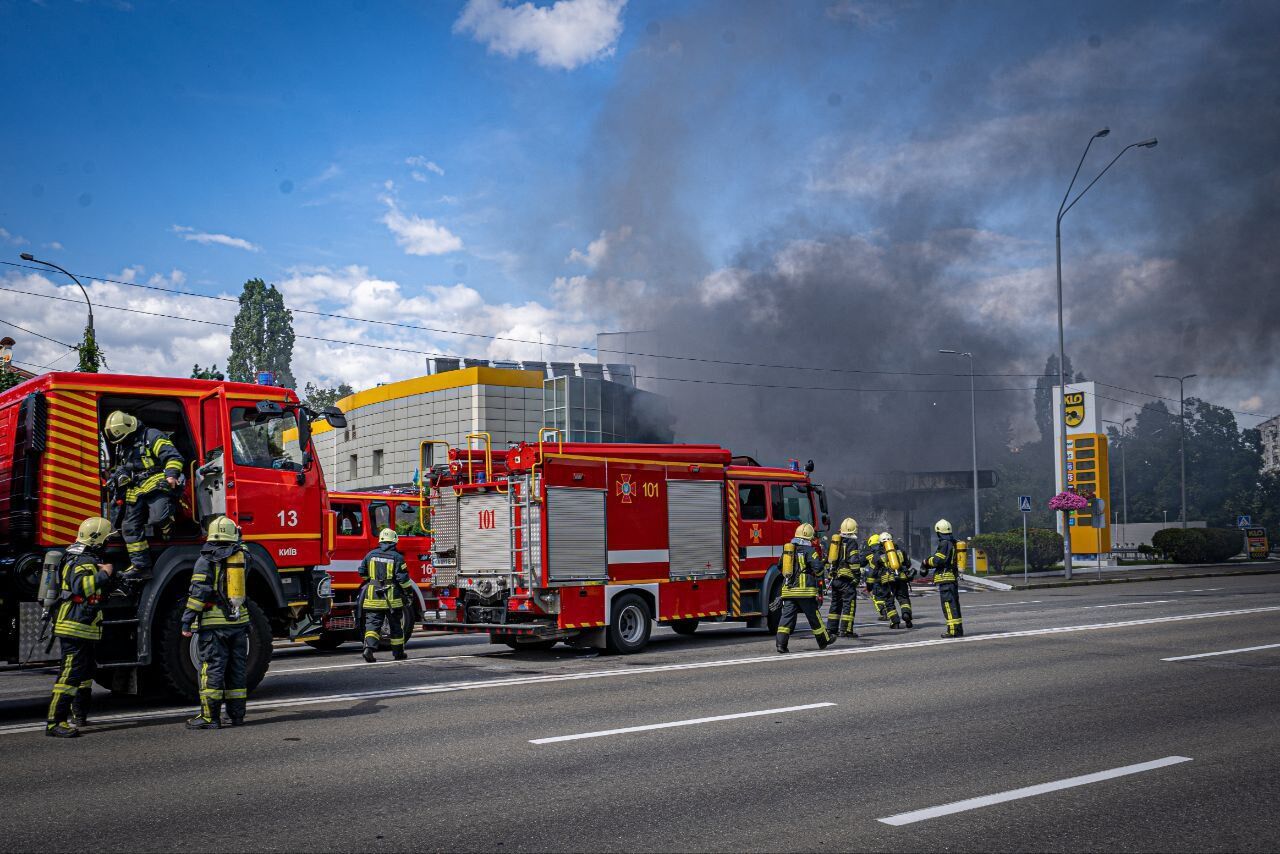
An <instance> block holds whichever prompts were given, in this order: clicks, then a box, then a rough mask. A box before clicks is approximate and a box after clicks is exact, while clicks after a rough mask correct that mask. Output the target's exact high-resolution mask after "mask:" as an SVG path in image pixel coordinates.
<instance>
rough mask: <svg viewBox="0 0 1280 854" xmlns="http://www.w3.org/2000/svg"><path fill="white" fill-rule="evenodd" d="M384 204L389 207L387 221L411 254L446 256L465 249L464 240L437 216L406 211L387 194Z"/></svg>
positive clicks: (384, 217)
mask: <svg viewBox="0 0 1280 854" xmlns="http://www.w3.org/2000/svg"><path fill="white" fill-rule="evenodd" d="M382 203H383V204H385V205H386V206H387V212H386V213H385V214H383V216H382V222H383V224H384V225H386V227H387V228H388V229H390V231H391V233H392V234H394V235H395V238H396V243H397V244H398V245H400V246H401V247H403V248H404V251H405V252H406V253H408V254H409V255H444V254H446V253H449V252H457V251H458V250H459V249H461V248H462V239H461V238H460V237H458V236H457V235H456V234H454V233H453V232H451V231H449V229H447V228H445V227H444V226H443V225H440V224H439V223H437V222H436V221H435V220H434V219H424V218H423V217H420V216H417V215H416V214H405V213H403V212H402V211H401V210H400V206H399V205H398V204H397V203H396V200H395V199H394V198H392V197H391V196H383V197H382Z"/></svg>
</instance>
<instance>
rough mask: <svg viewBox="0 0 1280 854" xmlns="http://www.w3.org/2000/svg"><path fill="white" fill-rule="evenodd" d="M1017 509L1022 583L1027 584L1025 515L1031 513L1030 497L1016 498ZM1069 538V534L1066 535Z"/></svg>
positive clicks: (1021, 496)
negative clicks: (1020, 539) (1018, 512)
mask: <svg viewBox="0 0 1280 854" xmlns="http://www.w3.org/2000/svg"><path fill="white" fill-rule="evenodd" d="M1018 509H1019V510H1021V511H1022V583H1023V584H1026V583H1027V514H1028V513H1030V512H1031V496H1030V495H1019V496H1018ZM1068 536H1070V534H1068Z"/></svg>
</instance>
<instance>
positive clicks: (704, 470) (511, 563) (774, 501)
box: [422, 430, 830, 653]
mask: <svg viewBox="0 0 1280 854" xmlns="http://www.w3.org/2000/svg"><path fill="white" fill-rule="evenodd" d="M550 432H551V431H549V430H544V434H549V433H550ZM549 438H550V436H549V435H540V437H539V441H538V442H537V443H536V444H535V443H522V444H520V445H517V446H515V447H513V448H511V449H510V450H508V451H507V452H506V453H505V456H504V457H501V459H500V461H499V462H500V468H501V469H502V470H503V471H504V473H505V476H499V477H497V478H495V477H494V476H493V463H492V461H491V459H490V457H491V455H490V453H489V450H488V440H487V437H486V438H484V439H483V441H484V444H485V448H484V451H485V452H484V455H483V463H482V466H483V468H480V467H477V469H476V471H475V473H474V475H473V476H467V477H462V478H459V479H458V482H455V483H453V484H451V485H437V486H435V487H434V488H433V490H432V494H431V497H430V498H431V504H430V506H431V513H432V518H431V521H432V535H433V545H432V549H433V559H432V562H433V564H434V566H435V584H436V594H437V596H438V597H439V602H438V610H437V611H436V613H435V615H434V619H432V614H430V613H428V614H427V620H426V621H425V622H426V627H427V628H428V629H432V630H436V631H452V632H487V633H488V634H489V636H490V639H491V640H492V641H493V642H495V643H505V644H507V645H509V646H511V647H513V648H516V649H521V648H548V647H550V646H552V645H553V644H555V643H556V642H558V641H566V642H568V643H570V644H573V645H577V646H593V647H597V648H607V649H609V650H611V651H613V652H619V653H632V652H638V651H639V650H641V649H643V648H644V646H645V645H646V644H647V643H648V641H649V636H650V632H651V630H652V626H653V624H654V623H655V622H657V623H658V624H663V625H669V626H671V627H672V628H673V629H674V630H675V631H676V632H678V633H681V634H692V633H693V632H694V631H695V630H696V629H697V627H698V624H699V623H700V622H723V621H744V622H746V624H747V625H748V626H767V627H768V628H769V629H770V630H773V629H775V628H776V626H777V613H776V612H774V613H773V614H770V612H769V608H768V606H769V603H770V602H771V601H772V600H773V599H774V598H776V597H777V596H778V595H779V593H780V592H781V584H782V577H781V572H780V569H779V563H780V559H781V554H782V546H783V545H784V544H785V543H786V542H788V541H789V540H790V539H791V538H792V536H793V534H794V532H795V529H796V526H797V525H798V524H800V523H802V522H811V523H813V524H814V526H815V528H817V529H818V530H820V531H821V530H826V529H827V528H828V527H829V526H830V520H829V518H828V514H827V509H826V499H825V496H824V493H823V491H822V488H821V487H820V486H818V485H816V484H814V483H812V482H811V481H810V479H809V476H808V474H807V472H808V471H811V470H812V463H810V464H809V466H807V467H806V471H804V472H801V471H798V470H794V469H787V468H771V467H767V466H762V465H760V464H759V463H757V462H756V461H755V460H753V459H751V458H749V457H735V456H733V455H732V454H731V453H730V452H729V451H728V450H726V449H724V448H721V447H719V446H717V445H627V444H569V443H563V442H560V441H547V440H548V439H549ZM441 445H443V443H441V442H430V441H429V442H424V443H423V454H422V456H423V467H422V471H424V472H425V471H429V470H430V469H431V465H430V457H431V451H432V450H434V449H435V448H437V447H439V446H441ZM449 455H450V458H451V460H453V461H454V462H455V463H456V462H457V461H458V460H459V459H462V458H463V457H465V459H466V465H467V468H468V470H470V469H471V468H472V466H473V464H474V463H475V461H476V459H477V457H479V456H480V455H479V454H477V453H475V452H474V451H473V450H472V449H471V448H467V449H463V450H455V449H449ZM454 468H455V470H456V468H457V466H456V465H455V466H454ZM797 468H798V466H797Z"/></svg>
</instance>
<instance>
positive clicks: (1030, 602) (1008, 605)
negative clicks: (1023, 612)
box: [966, 599, 1044, 610]
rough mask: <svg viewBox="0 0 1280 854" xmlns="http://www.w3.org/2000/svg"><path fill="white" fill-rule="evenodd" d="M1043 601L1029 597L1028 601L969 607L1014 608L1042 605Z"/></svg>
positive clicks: (970, 606) (972, 606)
mask: <svg viewBox="0 0 1280 854" xmlns="http://www.w3.org/2000/svg"><path fill="white" fill-rule="evenodd" d="M1043 602H1044V600H1043V599H1028V600H1027V601H1026V602H992V603H990V604H987V605H969V606H968V608H1012V607H1013V606H1014V605H1040V604H1042V603H1043ZM966 610H967V608H966Z"/></svg>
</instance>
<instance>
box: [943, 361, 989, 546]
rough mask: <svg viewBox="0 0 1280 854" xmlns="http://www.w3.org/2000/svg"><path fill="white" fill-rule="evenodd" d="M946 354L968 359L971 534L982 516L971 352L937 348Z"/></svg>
mask: <svg viewBox="0 0 1280 854" xmlns="http://www.w3.org/2000/svg"><path fill="white" fill-rule="evenodd" d="M938 352H939V353H946V354H947V355H948V356H965V357H967V358H968V359H969V428H970V430H971V434H972V438H973V535H974V536H975V537H976V536H978V535H979V534H981V533H982V517H981V516H980V515H979V514H978V399H977V396H976V393H975V392H974V389H973V354H972V353H961V352H960V351H959V350H939V351H938Z"/></svg>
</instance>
